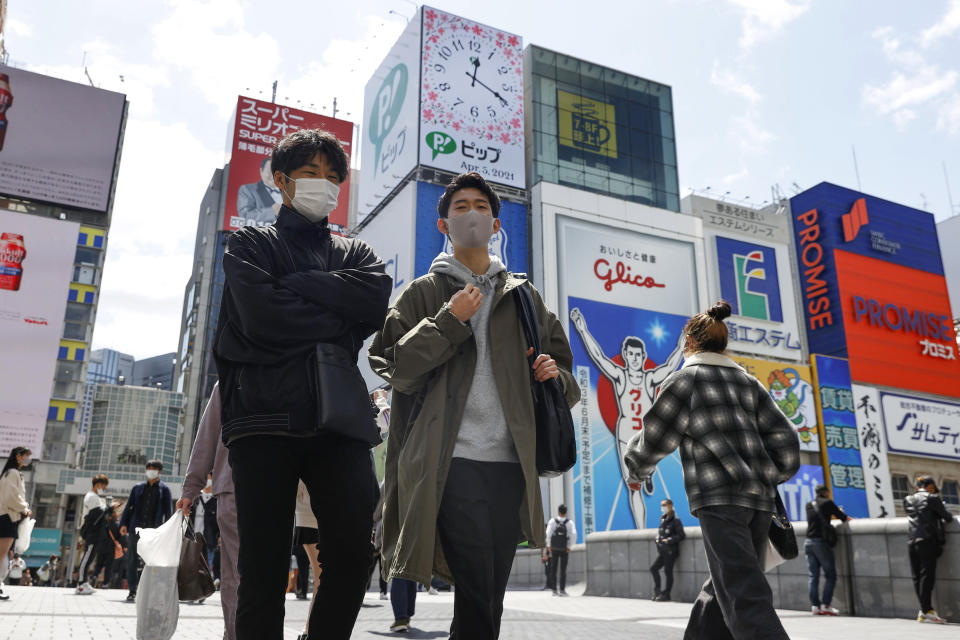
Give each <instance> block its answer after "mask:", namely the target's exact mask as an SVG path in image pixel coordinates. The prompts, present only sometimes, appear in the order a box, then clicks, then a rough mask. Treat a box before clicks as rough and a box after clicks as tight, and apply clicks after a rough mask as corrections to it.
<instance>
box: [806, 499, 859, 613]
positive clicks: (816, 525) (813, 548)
mask: <svg viewBox="0 0 960 640" xmlns="http://www.w3.org/2000/svg"><path fill="white" fill-rule="evenodd" d="M815 491H816V494H817V497H816V499H814V500H811V501H810V502H808V503H807V540H806V542H804V543H803V552H804V554H805V555H806V556H807V570H808V572H809V581H808V586H809V590H810V611H811V612H812V613H813V615H815V616H836V615H840V611H839V610H838V609H836V608H834V607H832V606H830V603H831V602H832V601H833V589H834V587H835V586H836V585H837V560H836V556H835V555H834V553H833V547H834V545H836V544H837V533H836V531H835V530H834V528H833V525H831V524H830V521H831V520H833V519H834V518H836V519H837V520H839V521H840V522H846V521H847V520H849V519H850V516H848V515H847V514H845V513H844V512H843V511H842V510H841V509H840V507H838V506H837V505H836V503H834V501H833V500H831V499H830V491H829V490H828V489H827V485H825V484H821V485H817V488H816V490H815ZM820 569H823V597H822V598H821V597H820Z"/></svg>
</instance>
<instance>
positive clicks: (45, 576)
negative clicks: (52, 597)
mask: <svg viewBox="0 0 960 640" xmlns="http://www.w3.org/2000/svg"><path fill="white" fill-rule="evenodd" d="M58 560H59V559H58V558H57V556H50V557H49V558H48V559H47V561H46V562H44V563H43V564H42V565H40V569H39V571H37V577H38V578H39V579H40V580H39V583H38V584H39V585H40V586H42V587H50V586H53V581H54V579H55V578H56V575H57V564H58Z"/></svg>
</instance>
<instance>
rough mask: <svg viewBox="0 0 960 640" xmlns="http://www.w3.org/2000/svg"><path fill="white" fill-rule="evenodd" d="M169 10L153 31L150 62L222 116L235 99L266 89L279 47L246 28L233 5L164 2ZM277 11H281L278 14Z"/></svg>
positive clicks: (231, 1)
mask: <svg viewBox="0 0 960 640" xmlns="http://www.w3.org/2000/svg"><path fill="white" fill-rule="evenodd" d="M168 4H169V5H170V6H171V7H172V9H173V11H172V12H171V13H170V15H169V16H168V17H167V18H166V19H164V20H163V21H161V22H160V23H159V24H157V25H156V26H155V27H154V29H153V44H154V51H153V55H154V59H156V60H157V61H159V62H162V63H164V64H168V65H171V66H173V67H176V68H177V69H180V70H182V71H183V72H184V73H186V74H187V75H188V77H189V78H190V81H191V82H192V83H193V85H194V86H195V87H196V88H197V90H198V91H199V92H200V93H201V95H203V97H204V98H206V99H207V100H208V101H209V102H211V103H212V104H213V105H215V107H216V108H217V111H218V113H219V114H220V115H221V116H223V117H225V118H226V117H228V116H229V115H230V113H231V111H232V110H233V109H234V107H235V105H236V100H237V94H240V93H244V92H246V90H247V87H269V86H270V84H271V83H272V82H273V80H274V79H275V78H276V75H277V72H278V70H279V68H280V63H281V58H280V44H279V43H278V42H277V40H276V39H275V38H274V37H273V36H271V35H269V34H267V33H263V32H261V33H257V34H255V33H252V32H250V31H247V29H246V20H245V18H244V8H243V4H242V3H241V2H240V1H239V0H168ZM281 11H282V9H281Z"/></svg>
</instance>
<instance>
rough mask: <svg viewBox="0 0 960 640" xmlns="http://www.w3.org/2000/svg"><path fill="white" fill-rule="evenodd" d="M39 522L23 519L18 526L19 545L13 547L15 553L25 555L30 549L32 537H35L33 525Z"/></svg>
mask: <svg viewBox="0 0 960 640" xmlns="http://www.w3.org/2000/svg"><path fill="white" fill-rule="evenodd" d="M35 524H37V521H36V520H34V519H33V518H21V519H20V524H18V525H17V543H16V544H15V545H14V547H13V552H14V553H20V554H24V553H26V552H27V549H29V548H30V536H32V535H33V525H35Z"/></svg>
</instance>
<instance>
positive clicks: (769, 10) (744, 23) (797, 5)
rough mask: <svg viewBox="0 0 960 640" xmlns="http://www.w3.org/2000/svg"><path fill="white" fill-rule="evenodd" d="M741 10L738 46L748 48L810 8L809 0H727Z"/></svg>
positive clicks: (771, 35)
mask: <svg viewBox="0 0 960 640" xmlns="http://www.w3.org/2000/svg"><path fill="white" fill-rule="evenodd" d="M728 1H729V2H730V4H732V5H734V6H735V7H737V8H738V9H740V10H741V11H742V12H743V19H742V20H741V28H742V30H743V31H742V33H741V34H740V48H741V49H749V48H751V47H752V46H753V45H755V44H757V43H758V42H760V41H762V40H767V39H770V38H772V37H773V36H775V35H777V33H778V32H779V31H780V30H781V29H782V28H783V27H785V26H786V25H787V24H789V23H791V22H793V21H794V20H796V19H797V18H799V17H800V16H802V15H803V14H804V13H806V12H807V10H808V9H809V8H810V0H798V1H797V2H789V0H728Z"/></svg>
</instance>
